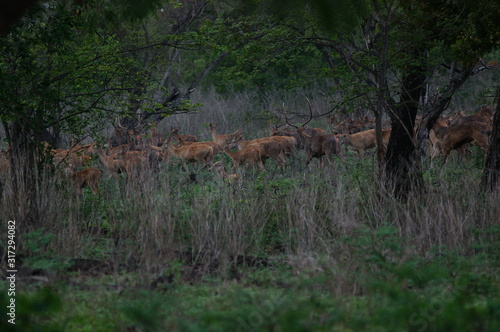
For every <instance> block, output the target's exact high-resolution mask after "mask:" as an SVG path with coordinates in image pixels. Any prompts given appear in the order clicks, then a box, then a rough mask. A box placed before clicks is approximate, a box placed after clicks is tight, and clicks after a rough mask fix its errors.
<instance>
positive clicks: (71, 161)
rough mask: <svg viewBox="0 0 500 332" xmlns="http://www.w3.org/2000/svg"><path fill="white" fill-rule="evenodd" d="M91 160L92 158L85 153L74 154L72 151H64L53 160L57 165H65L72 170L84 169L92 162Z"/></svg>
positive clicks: (55, 155)
mask: <svg viewBox="0 0 500 332" xmlns="http://www.w3.org/2000/svg"><path fill="white" fill-rule="evenodd" d="M91 159H92V158H91V157H89V156H87V155H85V154H83V153H78V152H73V151H71V150H62V151H59V152H57V153H56V154H54V156H53V160H54V162H55V163H56V164H57V165H59V164H63V165H65V166H66V167H69V168H72V169H78V168H80V167H82V166H83V165H84V164H87V163H88V162H90V160H91Z"/></svg>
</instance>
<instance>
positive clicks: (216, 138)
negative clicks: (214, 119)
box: [208, 123, 241, 146]
mask: <svg viewBox="0 0 500 332" xmlns="http://www.w3.org/2000/svg"><path fill="white" fill-rule="evenodd" d="M208 126H209V130H210V134H212V139H213V141H214V142H215V143H217V144H218V145H220V146H223V145H224V144H226V141H227V139H231V138H232V137H234V136H235V135H237V134H240V133H241V131H240V130H239V129H238V130H236V131H235V132H234V133H232V134H227V135H217V130H216V128H217V127H216V126H215V125H213V124H212V123H209V124H208Z"/></svg>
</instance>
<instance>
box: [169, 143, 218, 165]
mask: <svg viewBox="0 0 500 332" xmlns="http://www.w3.org/2000/svg"><path fill="white" fill-rule="evenodd" d="M166 144H167V148H168V152H169V154H170V155H172V156H175V157H177V158H179V159H181V161H182V166H183V167H184V169H185V170H186V172H188V173H189V169H188V167H187V165H186V163H194V162H199V163H201V164H203V168H205V167H209V166H211V165H212V161H213V160H214V149H213V148H212V147H211V146H210V145H207V144H199V143H193V144H189V145H184V146H180V147H178V148H176V147H175V146H174V145H173V144H172V142H171V140H170V139H169V140H168V141H167V143H166Z"/></svg>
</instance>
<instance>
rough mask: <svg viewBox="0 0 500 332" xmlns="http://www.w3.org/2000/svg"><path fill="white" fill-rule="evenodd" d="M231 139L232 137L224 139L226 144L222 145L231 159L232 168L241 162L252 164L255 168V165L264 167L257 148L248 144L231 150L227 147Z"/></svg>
mask: <svg viewBox="0 0 500 332" xmlns="http://www.w3.org/2000/svg"><path fill="white" fill-rule="evenodd" d="M232 141H233V138H232V137H230V138H228V139H227V140H226V144H225V145H224V152H225V153H226V155H227V156H228V157H229V158H231V160H232V161H233V170H235V169H236V168H237V167H238V166H240V165H243V164H248V165H250V166H252V168H253V169H256V168H257V167H259V168H260V169H261V170H265V169H266V166H264V163H263V162H262V156H261V152H260V150H259V149H257V148H254V147H251V146H250V147H246V148H243V149H241V150H238V151H235V152H233V151H231V149H230V148H229V145H230V143H231V142H232Z"/></svg>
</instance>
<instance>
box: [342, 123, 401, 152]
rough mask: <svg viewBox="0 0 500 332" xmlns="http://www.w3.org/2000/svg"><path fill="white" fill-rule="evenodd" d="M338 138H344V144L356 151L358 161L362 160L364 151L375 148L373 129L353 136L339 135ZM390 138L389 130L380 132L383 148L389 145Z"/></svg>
mask: <svg viewBox="0 0 500 332" xmlns="http://www.w3.org/2000/svg"><path fill="white" fill-rule="evenodd" d="M338 137H339V138H345V140H344V143H345V144H346V145H350V146H351V147H352V148H353V149H354V150H356V152H357V153H358V158H359V159H363V157H364V154H365V151H366V150H368V149H371V148H374V147H375V146H377V139H376V133H375V129H369V130H365V131H362V132H359V133H355V134H340V135H338ZM390 137H391V129H384V130H382V141H383V143H384V146H387V145H388V144H389V138H390Z"/></svg>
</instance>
